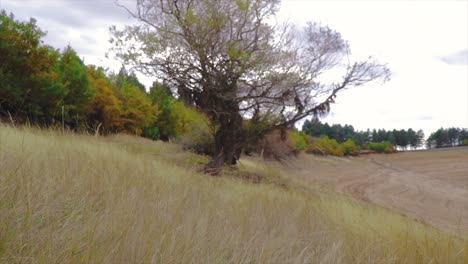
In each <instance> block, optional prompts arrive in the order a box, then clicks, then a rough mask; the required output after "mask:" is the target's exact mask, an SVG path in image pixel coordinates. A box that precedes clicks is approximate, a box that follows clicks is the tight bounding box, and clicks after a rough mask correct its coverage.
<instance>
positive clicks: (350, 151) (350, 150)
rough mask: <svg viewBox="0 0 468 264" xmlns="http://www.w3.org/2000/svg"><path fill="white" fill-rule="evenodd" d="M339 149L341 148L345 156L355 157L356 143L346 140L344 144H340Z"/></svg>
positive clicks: (356, 151)
mask: <svg viewBox="0 0 468 264" xmlns="http://www.w3.org/2000/svg"><path fill="white" fill-rule="evenodd" d="M341 147H342V148H343V152H344V154H345V155H346V156H347V155H351V156H356V155H357V154H358V147H357V145H356V142H354V141H353V140H352V139H348V140H346V141H345V142H343V143H342V144H341Z"/></svg>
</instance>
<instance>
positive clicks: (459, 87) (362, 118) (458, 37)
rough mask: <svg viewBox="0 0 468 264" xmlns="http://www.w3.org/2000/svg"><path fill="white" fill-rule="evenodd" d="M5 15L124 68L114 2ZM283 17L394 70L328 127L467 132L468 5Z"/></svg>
mask: <svg viewBox="0 0 468 264" xmlns="http://www.w3.org/2000/svg"><path fill="white" fill-rule="evenodd" d="M120 2H123V3H125V4H126V5H131V4H132V2H133V1H131V0H124V1H122V0H120ZM0 9H5V10H7V12H13V13H14V14H15V16H16V18H17V19H20V20H26V19H29V18H30V17H34V18H36V19H37V20H38V25H39V26H40V27H41V29H43V30H45V31H47V32H48V34H47V37H46V38H45V42H46V43H47V44H50V45H52V46H54V47H55V48H63V47H65V46H66V45H67V44H70V45H71V46H72V47H73V48H74V49H75V50H76V51H77V52H78V54H79V55H80V57H82V58H84V60H85V63H86V64H95V65H99V66H104V67H108V68H111V69H114V70H118V68H120V63H119V62H116V61H112V60H108V59H106V58H105V53H106V52H107V51H108V49H109V44H108V39H109V31H108V28H109V26H111V25H117V26H120V27H122V26H123V25H125V24H130V23H133V22H134V21H133V20H132V19H131V18H130V17H129V16H128V15H127V13H126V11H124V10H122V9H121V8H119V7H117V6H115V5H114V1H113V0H0ZM279 18H280V20H283V19H287V18H289V20H290V21H292V22H295V23H297V24H305V22H306V21H317V22H321V23H322V24H326V25H329V26H330V27H331V28H333V29H335V30H337V31H339V32H340V33H341V34H342V36H343V38H344V39H346V40H348V42H349V44H350V47H351V50H352V52H353V55H354V56H357V57H364V56H365V57H367V56H369V55H372V56H374V57H376V58H377V59H378V60H380V61H381V62H386V63H388V66H389V68H390V69H391V71H392V79H391V81H389V82H387V83H385V84H384V85H381V84H369V85H366V86H362V87H357V88H353V89H349V90H347V91H345V92H343V93H341V94H339V95H338V97H337V103H336V104H335V105H333V106H332V109H331V113H330V114H329V115H328V116H327V117H326V118H324V121H325V122H329V123H341V124H351V125H353V126H354V127H355V128H357V129H360V130H364V129H367V128H371V129H373V128H376V129H379V128H385V129H393V128H396V129H407V128H413V129H423V130H424V131H425V132H426V136H427V135H429V133H430V132H433V131H435V130H436V129H437V128H440V127H451V126H456V127H465V128H468V0H455V1H448V0H445V1H435V0H432V1H422V0H409V1H402V0H392V1H381V0H379V1H371V0H367V1H352V0H346V1H337V0H331V1H330V0H328V1H318V0H303V1H300V0H286V1H283V4H282V8H281V10H280V12H279ZM142 80H143V82H144V83H145V84H147V85H149V84H150V83H151V82H152V81H153V79H152V78H150V77H148V78H143V79H142Z"/></svg>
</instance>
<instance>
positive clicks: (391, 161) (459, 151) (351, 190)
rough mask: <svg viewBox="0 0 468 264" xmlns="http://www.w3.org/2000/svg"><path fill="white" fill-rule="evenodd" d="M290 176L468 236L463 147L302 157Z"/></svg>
mask: <svg viewBox="0 0 468 264" xmlns="http://www.w3.org/2000/svg"><path fill="white" fill-rule="evenodd" d="M287 167H288V170H291V169H293V170H294V171H295V173H294V174H295V175H297V176H298V177H300V178H302V179H303V180H306V181H311V182H313V183H314V184H321V185H325V186H328V187H331V188H333V189H335V190H336V191H338V192H342V193H346V194H350V195H351V196H353V197H354V198H356V199H360V200H364V201H369V202H372V203H375V204H378V205H381V206H384V207H386V208H390V209H393V210H397V211H399V212H401V213H403V214H405V215H408V216H409V217H412V218H416V219H418V220H419V221H422V222H424V223H427V224H430V225H432V226H435V227H438V228H441V229H443V230H446V231H450V232H455V233H458V234H461V235H463V236H465V235H468V147H463V148H452V149H437V150H429V151H417V152H405V153H397V154H391V155H377V154H374V155H369V156H362V157H356V158H333V157H327V158H324V157H317V156H312V155H304V156H303V157H301V158H299V159H297V160H294V161H291V163H290V164H289V165H288V166H287Z"/></svg>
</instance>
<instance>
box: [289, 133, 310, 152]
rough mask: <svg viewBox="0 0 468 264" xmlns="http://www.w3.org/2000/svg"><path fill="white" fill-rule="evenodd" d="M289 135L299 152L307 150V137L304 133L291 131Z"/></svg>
mask: <svg viewBox="0 0 468 264" xmlns="http://www.w3.org/2000/svg"><path fill="white" fill-rule="evenodd" d="M288 135H289V139H290V140H291V143H292V146H293V148H294V149H295V150H296V151H297V152H300V151H304V150H306V149H307V135H306V134H305V133H304V132H297V131H294V130H290V131H289V133H288Z"/></svg>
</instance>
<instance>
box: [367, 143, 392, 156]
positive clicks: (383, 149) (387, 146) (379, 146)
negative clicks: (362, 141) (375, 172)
mask: <svg viewBox="0 0 468 264" xmlns="http://www.w3.org/2000/svg"><path fill="white" fill-rule="evenodd" d="M364 149H368V150H373V151H375V152H378V153H392V152H394V151H395V150H394V147H393V145H392V143H390V142H388V141H383V142H380V143H377V142H372V143H369V144H366V145H364Z"/></svg>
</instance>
